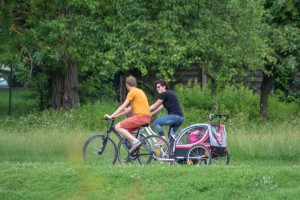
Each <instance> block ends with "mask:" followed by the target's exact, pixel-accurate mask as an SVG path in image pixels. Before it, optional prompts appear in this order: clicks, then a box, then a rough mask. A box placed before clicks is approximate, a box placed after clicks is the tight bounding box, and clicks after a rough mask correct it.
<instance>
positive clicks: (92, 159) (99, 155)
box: [83, 135, 117, 165]
mask: <svg viewBox="0 0 300 200" xmlns="http://www.w3.org/2000/svg"><path fill="white" fill-rule="evenodd" d="M83 158H84V160H85V161H86V163H88V164H96V165H107V164H115V162H116V160H117V147H116V144H115V143H114V141H113V140H112V139H110V138H109V137H105V136H104V135H94V136H92V137H90V138H89V139H88V140H87V141H86V142H85V144H84V147H83Z"/></svg>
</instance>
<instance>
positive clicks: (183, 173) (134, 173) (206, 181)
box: [0, 162, 300, 199]
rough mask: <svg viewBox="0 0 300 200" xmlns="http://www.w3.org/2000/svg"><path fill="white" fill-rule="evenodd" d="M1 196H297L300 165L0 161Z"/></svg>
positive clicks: (92, 197)
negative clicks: (139, 164)
mask: <svg viewBox="0 0 300 200" xmlns="http://www.w3.org/2000/svg"><path fill="white" fill-rule="evenodd" d="M0 167H1V173H0V178H1V182H0V188H1V189H0V198H1V199H202V198H205V199H298V198H299V191H300V185H299V177H300V172H299V167H300V165H299V164H294V165H287V164H286V163H273V162H270V163H268V162H247V163H236V162H234V163H232V165H230V166H228V167H225V166H224V167H222V166H221V167H220V166H213V165H212V166H203V167H190V166H186V165H174V166H166V165H162V166H156V167H153V166H135V165H127V166H120V165H116V166H106V167H103V166H102V167H97V166H87V165H84V164H78V163H76V164H75V163H72V162H54V163H47V162H22V163H18V162H2V163H0Z"/></svg>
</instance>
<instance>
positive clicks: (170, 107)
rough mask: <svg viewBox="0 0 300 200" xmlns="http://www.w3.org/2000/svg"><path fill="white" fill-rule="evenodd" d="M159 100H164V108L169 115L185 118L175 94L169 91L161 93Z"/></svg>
mask: <svg viewBox="0 0 300 200" xmlns="http://www.w3.org/2000/svg"><path fill="white" fill-rule="evenodd" d="M159 99H161V100H163V106H164V107H165V108H166V109H167V111H168V114H169V115H179V116H183V112H182V110H181V107H180V104H179V100H178V98H177V96H176V95H175V93H174V92H172V91H170V90H167V91H165V92H163V93H160V94H159Z"/></svg>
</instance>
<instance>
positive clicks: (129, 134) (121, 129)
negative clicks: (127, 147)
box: [115, 123, 138, 143]
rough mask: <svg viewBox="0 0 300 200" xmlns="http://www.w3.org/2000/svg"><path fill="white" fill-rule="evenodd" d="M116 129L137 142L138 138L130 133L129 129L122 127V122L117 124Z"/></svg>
mask: <svg viewBox="0 0 300 200" xmlns="http://www.w3.org/2000/svg"><path fill="white" fill-rule="evenodd" d="M115 129H116V130H117V131H118V132H119V133H121V134H122V135H123V136H124V137H126V138H127V139H129V140H130V141H131V142H132V143H134V142H137V141H138V139H136V138H135V137H134V136H133V135H132V134H131V133H129V131H127V130H126V129H124V128H121V126H120V123H118V124H116V126H115Z"/></svg>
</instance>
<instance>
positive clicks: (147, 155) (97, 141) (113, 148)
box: [83, 118, 170, 165]
mask: <svg viewBox="0 0 300 200" xmlns="http://www.w3.org/2000/svg"><path fill="white" fill-rule="evenodd" d="M105 120H108V121H110V123H109V126H108V129H107V131H106V132H105V133H104V134H96V135H94V136H92V137H90V138H89V139H88V140H87V141H86V142H85V144H84V147H83V158H84V160H85V161H86V162H87V163H89V164H97V165H107V164H115V163H116V161H117V159H118V160H119V161H120V162H121V163H122V164H127V163H133V162H134V161H135V160H138V162H139V164H141V165H143V164H149V163H151V161H153V160H155V161H159V160H162V159H168V158H169V157H170V154H169V153H170V147H169V145H168V142H167V141H166V140H165V139H163V138H162V137H160V136H158V135H149V136H147V137H146V136H145V135H144V134H143V132H142V131H141V130H144V129H143V127H148V126H149V124H145V125H143V126H141V127H140V129H138V131H137V133H135V137H137V138H138V139H139V140H140V141H141V142H142V145H141V146H140V147H138V148H137V149H136V150H135V151H134V152H133V153H131V154H130V153H129V149H130V148H131V143H130V142H129V140H128V139H126V138H124V137H122V136H121V135H120V133H118V132H117V131H116V129H115V127H114V125H115V119H114V118H113V119H108V118H106V119H105ZM111 132H114V133H115V135H116V136H117V138H118V139H119V141H120V142H119V144H118V145H116V143H115V142H114V140H113V139H112V138H111V137H110V133H111ZM158 141H162V142H163V143H165V145H163V146H164V147H163V148H162V147H161V146H158V145H156V143H157V142H158Z"/></svg>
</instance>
